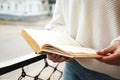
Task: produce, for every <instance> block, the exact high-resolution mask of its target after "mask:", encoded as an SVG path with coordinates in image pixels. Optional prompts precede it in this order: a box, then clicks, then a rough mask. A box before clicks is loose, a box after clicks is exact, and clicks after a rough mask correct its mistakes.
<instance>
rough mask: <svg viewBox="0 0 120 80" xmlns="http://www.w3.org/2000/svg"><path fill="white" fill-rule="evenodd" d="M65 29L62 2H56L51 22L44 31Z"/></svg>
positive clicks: (59, 0) (57, 0)
mask: <svg viewBox="0 0 120 80" xmlns="http://www.w3.org/2000/svg"><path fill="white" fill-rule="evenodd" d="M63 28H65V23H64V17H63V12H62V0H56V4H55V10H54V13H53V17H52V19H51V21H50V22H49V23H48V24H47V25H46V26H45V29H47V30H51V29H54V30H55V29H57V30H58V29H63Z"/></svg>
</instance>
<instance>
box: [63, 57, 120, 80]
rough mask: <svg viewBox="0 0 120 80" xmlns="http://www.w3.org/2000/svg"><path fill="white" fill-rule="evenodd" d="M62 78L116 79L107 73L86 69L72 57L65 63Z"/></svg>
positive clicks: (68, 79) (76, 79)
mask: <svg viewBox="0 0 120 80" xmlns="http://www.w3.org/2000/svg"><path fill="white" fill-rule="evenodd" d="M63 80H118V79H114V78H112V77H110V76H108V75H105V74H102V73H98V72H95V71H91V70H88V69H86V68H84V67H83V66H81V65H80V64H79V63H78V62H77V61H76V60H74V59H72V60H71V61H69V62H66V63H65V67H64V72H63Z"/></svg>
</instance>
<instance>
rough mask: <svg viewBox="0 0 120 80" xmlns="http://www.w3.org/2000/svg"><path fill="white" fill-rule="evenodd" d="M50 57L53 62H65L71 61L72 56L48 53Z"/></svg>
mask: <svg viewBox="0 0 120 80" xmlns="http://www.w3.org/2000/svg"><path fill="white" fill-rule="evenodd" d="M47 57H48V59H50V60H52V61H53V62H64V61H69V60H70V59H71V58H68V57H64V56H61V55H57V54H47Z"/></svg>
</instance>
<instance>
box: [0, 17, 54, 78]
mask: <svg viewBox="0 0 120 80" xmlns="http://www.w3.org/2000/svg"><path fill="white" fill-rule="evenodd" d="M50 19H51V18H50V17H42V18H40V19H37V20H36V19H34V20H27V21H3V20H0V62H2V61H7V60H11V59H14V58H17V57H20V56H23V55H26V54H29V53H32V52H33V50H32V49H31V48H30V47H29V46H28V44H27V43H26V41H25V40H24V39H23V37H22V36H21V34H20V30H22V29H23V28H31V29H43V28H44V26H45V25H46V24H47V23H48V22H49V21H50ZM36 65H38V64H36ZM32 66H33V67H36V66H35V65H32ZM37 68H39V66H37ZM27 70H28V68H27ZM20 71H21V70H19V72H20ZM28 71H29V70H28ZM16 73H18V72H12V73H10V74H7V75H3V76H1V77H0V80H16V79H15V78H16V77H17V78H18V77H19V76H20V74H17V75H16ZM33 73H34V71H32V73H31V74H33ZM25 80H27V79H25ZM28 80H30V79H28ZM54 80H55V79H54Z"/></svg>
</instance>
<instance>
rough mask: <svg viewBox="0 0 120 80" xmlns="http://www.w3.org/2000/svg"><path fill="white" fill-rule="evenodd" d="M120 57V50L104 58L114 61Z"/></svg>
mask: <svg viewBox="0 0 120 80" xmlns="http://www.w3.org/2000/svg"><path fill="white" fill-rule="evenodd" d="M119 58H120V54H119V51H115V52H114V53H113V54H110V55H109V56H105V57H103V60H105V61H112V60H116V59H119Z"/></svg>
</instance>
